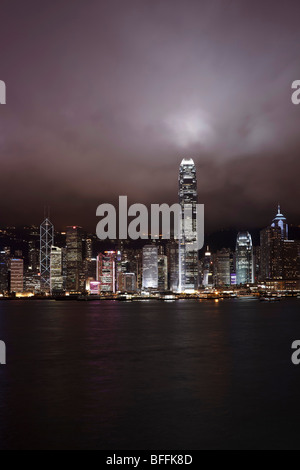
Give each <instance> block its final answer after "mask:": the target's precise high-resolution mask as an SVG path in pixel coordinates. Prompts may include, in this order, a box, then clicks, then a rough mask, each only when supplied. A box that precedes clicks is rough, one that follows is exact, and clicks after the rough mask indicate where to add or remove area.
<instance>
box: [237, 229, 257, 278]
mask: <svg viewBox="0 0 300 470" xmlns="http://www.w3.org/2000/svg"><path fill="white" fill-rule="evenodd" d="M236 283H237V285H241V284H253V283H254V269H253V245H252V237H251V235H250V233H249V232H239V233H238V236H237V241H236Z"/></svg>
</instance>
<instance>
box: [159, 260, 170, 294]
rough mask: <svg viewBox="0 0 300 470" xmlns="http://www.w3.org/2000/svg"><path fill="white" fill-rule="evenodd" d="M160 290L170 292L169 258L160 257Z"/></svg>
mask: <svg viewBox="0 0 300 470" xmlns="http://www.w3.org/2000/svg"><path fill="white" fill-rule="evenodd" d="M158 290H159V291H161V292H162V291H167V290H168V257H167V256H166V255H158Z"/></svg>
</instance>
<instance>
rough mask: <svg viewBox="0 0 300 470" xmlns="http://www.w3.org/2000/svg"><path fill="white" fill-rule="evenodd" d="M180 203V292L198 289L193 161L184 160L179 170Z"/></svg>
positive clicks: (195, 192) (196, 197)
mask: <svg viewBox="0 0 300 470" xmlns="http://www.w3.org/2000/svg"><path fill="white" fill-rule="evenodd" d="M178 195H179V203H180V206H181V211H182V214H181V215H182V218H181V221H180V236H179V286H178V290H179V292H187V293H188V292H194V291H195V290H196V289H197V288H198V250H197V248H196V246H197V199H198V196H197V177H196V167H195V164H194V161H193V160H192V159H189V160H187V159H183V160H182V162H181V164H180V168H179V192H178Z"/></svg>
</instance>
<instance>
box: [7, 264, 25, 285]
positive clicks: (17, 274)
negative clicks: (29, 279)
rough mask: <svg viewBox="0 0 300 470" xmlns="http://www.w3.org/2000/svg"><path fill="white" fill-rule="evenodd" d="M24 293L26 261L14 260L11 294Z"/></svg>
mask: <svg viewBox="0 0 300 470" xmlns="http://www.w3.org/2000/svg"><path fill="white" fill-rule="evenodd" d="M23 291H24V261H23V260H22V259H16V258H12V259H11V260H10V292H14V293H15V294H18V293H19V294H21V293H22V292H23Z"/></svg>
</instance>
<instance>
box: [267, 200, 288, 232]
mask: <svg viewBox="0 0 300 470" xmlns="http://www.w3.org/2000/svg"><path fill="white" fill-rule="evenodd" d="M271 227H272V228H275V227H279V228H280V232H281V238H282V240H287V239H288V238H289V226H288V224H287V221H286V218H285V217H284V215H283V214H281V210H280V206H278V213H277V215H276V217H275V218H274V219H273V222H272V224H271Z"/></svg>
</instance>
